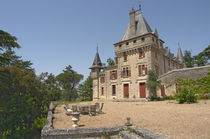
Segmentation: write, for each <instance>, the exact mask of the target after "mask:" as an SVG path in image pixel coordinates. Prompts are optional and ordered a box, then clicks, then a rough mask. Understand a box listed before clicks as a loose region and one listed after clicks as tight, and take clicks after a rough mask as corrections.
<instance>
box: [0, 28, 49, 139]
mask: <svg viewBox="0 0 210 139" xmlns="http://www.w3.org/2000/svg"><path fill="white" fill-rule="evenodd" d="M14 48H20V45H19V44H18V43H17V38H16V37H15V36H11V35H10V34H9V33H7V32H4V31H2V30H0V119H1V120H0V138H18V139H19V138H40V131H41V128H42V127H43V125H44V121H45V120H46V118H45V117H46V114H47V110H48V104H49V100H48V90H47V87H46V86H45V84H43V83H42V82H41V81H40V80H39V78H37V76H36V75H35V73H34V71H33V69H32V68H31V65H32V63H31V62H30V61H23V60H22V59H21V57H20V56H16V55H15V52H14V51H13V49H14ZM2 119H4V120H2Z"/></svg>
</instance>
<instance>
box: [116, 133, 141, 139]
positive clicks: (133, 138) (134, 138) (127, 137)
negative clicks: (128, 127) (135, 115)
mask: <svg viewBox="0 0 210 139" xmlns="http://www.w3.org/2000/svg"><path fill="white" fill-rule="evenodd" d="M119 135H120V136H121V137H122V138H123V139H143V138H142V137H141V136H139V135H137V134H135V133H134V132H132V131H121V132H120V133H119Z"/></svg>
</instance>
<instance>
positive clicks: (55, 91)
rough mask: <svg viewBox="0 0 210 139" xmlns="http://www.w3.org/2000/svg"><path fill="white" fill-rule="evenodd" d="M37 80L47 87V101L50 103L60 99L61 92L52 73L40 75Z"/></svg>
mask: <svg viewBox="0 0 210 139" xmlns="http://www.w3.org/2000/svg"><path fill="white" fill-rule="evenodd" d="M39 79H40V81H41V82H42V83H43V84H44V85H45V86H46V87H47V91H48V99H49V100H50V101H56V100H59V99H60V98H61V96H62V90H61V89H60V88H59V85H58V81H57V80H56V77H55V76H54V75H53V74H52V73H50V74H48V72H44V73H41V74H40V75H39Z"/></svg>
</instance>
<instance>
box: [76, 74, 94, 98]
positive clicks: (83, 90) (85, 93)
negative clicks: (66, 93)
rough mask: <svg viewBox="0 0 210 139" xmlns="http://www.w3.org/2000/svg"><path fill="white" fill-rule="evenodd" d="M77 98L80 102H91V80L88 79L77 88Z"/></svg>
mask: <svg viewBox="0 0 210 139" xmlns="http://www.w3.org/2000/svg"><path fill="white" fill-rule="evenodd" d="M77 90H78V93H79V97H80V98H81V100H82V101H91V100H92V97H93V79H92V78H91V77H90V76H88V78H87V79H86V80H85V81H84V82H83V83H82V84H80V85H79V86H78V89H77Z"/></svg>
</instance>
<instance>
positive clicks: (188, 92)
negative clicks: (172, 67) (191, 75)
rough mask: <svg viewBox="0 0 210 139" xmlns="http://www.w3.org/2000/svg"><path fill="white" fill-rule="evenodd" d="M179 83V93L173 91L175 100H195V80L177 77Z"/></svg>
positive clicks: (183, 101) (193, 101) (191, 101)
mask: <svg viewBox="0 0 210 139" xmlns="http://www.w3.org/2000/svg"><path fill="white" fill-rule="evenodd" d="M177 83H178V84H179V86H178V88H177V89H178V90H179V93H174V97H175V100H177V101H178V102H179V103H180V104H181V103H185V102H187V103H195V102H197V99H198V96H197V94H198V93H197V91H198V87H197V86H196V81H194V80H192V79H177Z"/></svg>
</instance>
